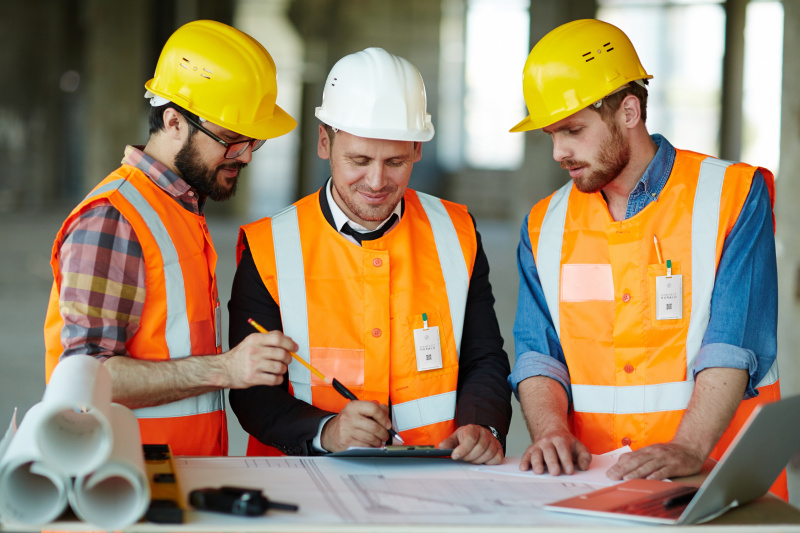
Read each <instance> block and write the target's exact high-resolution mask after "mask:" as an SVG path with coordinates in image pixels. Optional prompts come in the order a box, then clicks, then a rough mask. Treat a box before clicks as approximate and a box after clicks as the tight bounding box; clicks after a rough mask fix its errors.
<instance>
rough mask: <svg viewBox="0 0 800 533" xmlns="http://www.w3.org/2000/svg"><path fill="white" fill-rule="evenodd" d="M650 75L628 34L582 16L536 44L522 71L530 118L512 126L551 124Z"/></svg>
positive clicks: (524, 127) (526, 127) (529, 127)
mask: <svg viewBox="0 0 800 533" xmlns="http://www.w3.org/2000/svg"><path fill="white" fill-rule="evenodd" d="M652 77H653V76H651V75H649V74H648V73H647V72H646V71H645V70H644V67H643V66H642V63H641V62H640V61H639V56H638V55H637V53H636V50H635V49H634V48H633V45H632V44H631V41H630V39H628V36H627V35H625V34H624V33H623V32H622V30H620V29H619V28H617V27H616V26H614V25H612V24H609V23H607V22H602V21H600V20H594V19H582V20H574V21H572V22H568V23H567V24H564V25H562V26H559V27H558V28H556V29H554V30H553V31H551V32H550V33H548V34H547V35H545V36H544V37H542V39H541V40H540V41H539V42H538V43H536V46H534V47H533V50H531V53H530V55H528V60H527V61H526V62H525V68H524V69H523V71H522V93H523V95H524V97H525V104H526V105H527V106H528V113H529V115H528V117H526V118H525V120H523V121H522V122H520V123H519V124H517V125H516V126H514V127H513V128H511V130H510V131H528V130H535V129H539V128H544V127H547V126H549V125H551V124H554V123H556V122H558V121H559V120H561V119H564V118H566V117H568V116H570V115H572V114H573V113H576V112H578V111H580V110H581V109H583V108H585V107H588V106H589V105H591V104H593V103H594V102H596V101H598V100H601V99H602V98H604V97H606V96H608V95H609V94H611V93H613V92H614V91H616V90H617V89H620V88H621V87H623V86H624V85H625V84H627V83H629V82H632V81H635V80H641V79H649V78H652Z"/></svg>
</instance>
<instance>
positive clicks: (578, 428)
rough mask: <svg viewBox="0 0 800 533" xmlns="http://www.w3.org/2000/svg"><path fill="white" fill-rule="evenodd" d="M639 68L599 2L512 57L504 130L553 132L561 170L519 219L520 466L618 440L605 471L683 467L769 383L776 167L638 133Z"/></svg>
mask: <svg viewBox="0 0 800 533" xmlns="http://www.w3.org/2000/svg"><path fill="white" fill-rule="evenodd" d="M650 78H652V76H651V75H649V74H648V73H647V72H646V71H645V69H644V68H643V67H642V65H641V63H640V61H639V57H638V55H637V53H636V50H635V49H634V48H633V45H632V44H631V42H630V41H629V39H628V37H627V36H626V35H625V34H624V33H623V32H622V31H621V30H619V29H618V28H616V27H615V26H613V25H611V24H607V23H605V22H601V21H599V20H577V21H573V22H570V23H568V24H564V25H563V26H560V27H558V28H556V29H554V30H553V31H551V32H550V33H548V34H547V35H545V36H544V37H543V38H542V39H541V41H539V42H538V43H537V44H536V46H535V47H534V48H533V50H532V51H531V53H530V55H529V56H528V60H527V62H526V64H525V67H524V70H523V93H524V96H525V102H526V104H527V107H528V111H529V116H528V117H527V118H525V119H524V120H523V121H522V122H520V123H519V124H518V125H516V126H515V127H514V128H512V130H511V131H527V130H542V131H543V132H544V133H546V134H548V135H549V136H550V137H551V138H552V140H553V158H554V159H555V160H556V161H557V162H558V163H559V164H560V165H561V167H562V168H563V169H564V170H566V171H567V172H568V173H569V176H570V178H571V180H570V182H569V183H567V184H566V185H564V186H563V187H562V188H561V189H559V190H558V191H556V192H555V193H554V194H552V195H551V196H549V197H548V198H545V199H544V200H542V201H541V202H539V203H537V204H536V205H535V206H533V208H532V209H531V211H530V213H529V214H528V215H527V217H526V219H525V222H524V224H523V226H522V231H521V235H520V244H519V248H518V265H519V273H520V290H519V300H518V308H517V317H516V322H515V325H514V340H515V344H516V362H515V365H514V369H513V372H512V373H511V375H510V376H509V383H510V384H511V386H512V388H513V389H514V391H515V393H516V394H517V397H518V398H519V400H520V403H521V405H522V409H523V412H524V415H525V418H526V421H527V423H528V427H529V428H530V432H531V439H532V441H533V444H532V445H531V446H530V447H529V448H528V450H527V451H526V452H525V454H524V455H523V458H522V461H521V464H520V468H521V469H523V470H525V469H528V468H532V469H533V470H534V472H537V473H541V472H543V471H544V470H545V469H547V470H548V471H549V472H550V473H551V474H559V473H566V474H570V473H573V472H574V471H575V468H576V467H577V468H578V469H586V468H587V467H588V466H589V463H590V461H591V455H590V454H602V453H605V452H609V451H611V450H615V449H617V448H621V447H625V446H629V447H630V448H631V449H632V450H633V451H632V452H631V453H627V454H624V455H622V456H621V458H620V460H619V461H618V463H617V464H616V465H615V466H614V467H612V468H611V469H610V470H609V472H608V475H609V477H611V478H612V479H623V478H624V479H631V478H640V477H648V478H651V479H662V478H667V477H673V476H682V475H689V474H693V473H696V472H698V471H700V468H701V466H702V464H703V461H704V460H705V459H706V458H707V457H709V455H710V456H712V457H714V458H719V457H720V455H721V453H722V452H723V451H724V450H725V448H726V447H727V446H728V444H729V443H730V442H731V439H732V438H733V436H734V435H735V433H736V431H737V429H738V428H739V427H741V424H742V422H743V421H744V420H745V419H746V417H747V415H748V414H749V413H750V412H751V411H752V409H753V408H754V407H755V405H756V404H757V403H759V402H768V401H774V400H776V399H778V397H779V389H778V367H777V362H776V329H777V274H776V261H775V242H774V235H773V228H774V223H773V216H772V201H773V191H774V179H773V176H772V173H771V172H770V171H768V170H766V169H764V168H760V167H754V166H750V165H746V164H743V163H735V164H734V163H731V162H729V161H721V160H719V159H715V158H713V157H709V156H706V155H702V154H698V153H695V152H689V151H686V150H681V149H676V148H673V146H672V145H671V144H670V143H669V141H667V139H665V138H664V137H663V136H661V135H657V134H654V135H650V134H648V131H647V127H646V126H645V119H646V113H647V86H648V80H649V79H650ZM729 423H730V426H729ZM780 482H781V480H779V482H778V483H776V486H775V487H773V490H775V489H777V488H779V487H778V485H779V484H781V483H780ZM785 489H786V486H785V478H784V479H783V480H782V490H783V494H784V495H785Z"/></svg>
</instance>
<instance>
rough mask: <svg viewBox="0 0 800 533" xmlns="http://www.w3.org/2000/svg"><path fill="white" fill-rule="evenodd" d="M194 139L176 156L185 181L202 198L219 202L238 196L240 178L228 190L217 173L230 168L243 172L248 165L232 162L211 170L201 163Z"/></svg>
mask: <svg viewBox="0 0 800 533" xmlns="http://www.w3.org/2000/svg"><path fill="white" fill-rule="evenodd" d="M193 138H194V134H192V136H191V137H189V139H188V140H187V141H186V144H184V145H183V147H181V149H180V150H179V151H178V153H177V154H176V155H175V168H176V169H178V172H179V173H180V175H181V177H182V178H183V181H185V182H186V183H188V184H189V185H190V186H191V187H193V188H194V189H195V190H196V191H197V194H199V195H200V196H201V197H204V198H211V199H212V200H214V201H217V202H221V201H223V200H227V199H228V198H230V197H231V196H233V195H234V194H236V185H237V184H238V182H239V177H238V176H237V177H236V178H234V179H233V185H232V186H231V187H230V188H226V187H224V186H223V185H221V184H220V183H219V181H218V180H217V173H218V172H219V171H220V170H222V169H229V168H236V169H239V170H241V169H243V168H244V167H246V166H247V163H242V162H241V161H231V162H230V163H224V164H222V165H219V166H218V167H216V168H213V169H211V168H209V167H207V166H205V165H204V164H203V163H201V160H200V154H199V153H198V150H197V147H196V146H195V144H194V142H193V141H192V139H193Z"/></svg>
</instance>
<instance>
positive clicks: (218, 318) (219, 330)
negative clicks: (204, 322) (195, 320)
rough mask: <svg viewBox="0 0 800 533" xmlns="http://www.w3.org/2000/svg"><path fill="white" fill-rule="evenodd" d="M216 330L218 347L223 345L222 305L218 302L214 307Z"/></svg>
mask: <svg viewBox="0 0 800 533" xmlns="http://www.w3.org/2000/svg"><path fill="white" fill-rule="evenodd" d="M214 331H215V332H216V342H217V348H219V347H221V346H222V307H220V305H219V303H217V307H215V308H214Z"/></svg>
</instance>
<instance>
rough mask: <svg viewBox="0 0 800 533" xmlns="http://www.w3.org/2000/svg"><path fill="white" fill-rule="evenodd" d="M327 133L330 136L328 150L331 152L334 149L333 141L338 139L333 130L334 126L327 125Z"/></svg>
mask: <svg viewBox="0 0 800 533" xmlns="http://www.w3.org/2000/svg"><path fill="white" fill-rule="evenodd" d="M323 124H324V122H323ZM325 132H326V133H327V134H328V144H329V146H328V150H331V149H332V148H333V139H334V138H336V130H335V129H333V126H329V125H327V124H325Z"/></svg>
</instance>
